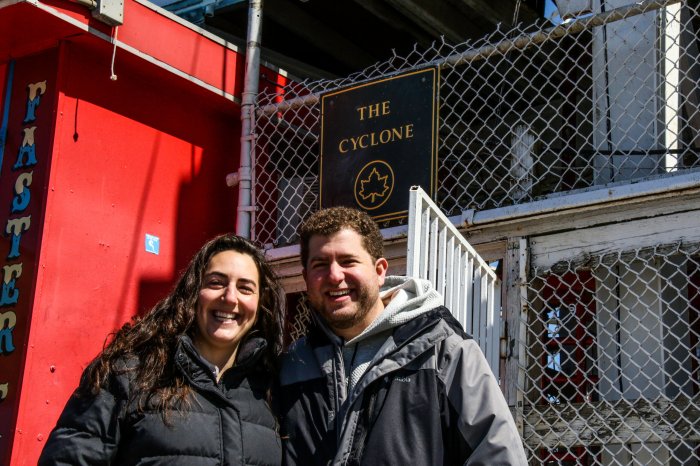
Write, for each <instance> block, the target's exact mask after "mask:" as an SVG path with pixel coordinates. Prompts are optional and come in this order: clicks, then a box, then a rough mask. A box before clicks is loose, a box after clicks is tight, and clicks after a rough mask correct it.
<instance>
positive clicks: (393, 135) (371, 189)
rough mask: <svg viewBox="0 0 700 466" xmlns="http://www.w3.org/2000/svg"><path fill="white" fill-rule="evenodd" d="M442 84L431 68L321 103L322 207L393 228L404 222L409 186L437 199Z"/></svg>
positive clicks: (370, 84) (346, 91)
mask: <svg viewBox="0 0 700 466" xmlns="http://www.w3.org/2000/svg"><path fill="white" fill-rule="evenodd" d="M437 80H438V71H437V69H436V68H429V69H425V70H420V71H413V72H410V73H405V74H401V75H397V76H392V77H390V78H383V79H380V80H377V81H373V82H368V83H364V84H361V85H358V86H354V87H351V88H346V89H342V90H340V91H335V92H331V93H328V94H325V95H323V96H322V97H321V175H320V184H321V186H320V187H321V200H320V203H321V208H324V207H332V206H347V207H356V208H359V209H362V210H365V211H366V212H367V213H369V214H370V215H371V216H372V218H374V219H375V220H377V221H388V220H395V219H400V218H405V217H406V215H407V212H408V190H409V188H410V187H411V186H414V185H420V186H421V187H422V188H423V189H424V190H425V191H426V192H428V193H429V194H430V195H431V196H432V195H433V194H434V191H435V187H436V181H437V180H436V177H437V123H438V121H437V120H438V117H437V115H438V113H437V101H438V99H437V89H438V86H437V84H438V83H437Z"/></svg>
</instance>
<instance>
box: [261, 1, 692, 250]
mask: <svg viewBox="0 0 700 466" xmlns="http://www.w3.org/2000/svg"><path fill="white" fill-rule="evenodd" d="M593 3H596V4H599V3H598V2H593ZM604 4H605V5H608V7H607V8H608V9H607V11H600V8H598V11H597V12H594V13H593V14H591V15H588V16H585V17H580V18H578V19H577V20H575V21H572V22H570V23H565V24H563V25H560V26H558V27H547V28H543V27H541V25H540V27H539V28H538V27H536V26H517V27H515V28H512V29H510V30H505V29H498V30H497V31H495V32H494V33H493V34H491V35H490V36H488V37H484V38H483V39H481V40H479V41H475V42H465V43H462V44H458V45H456V46H455V45H448V44H446V43H442V42H439V43H435V44H434V45H433V46H432V47H430V48H428V49H427V50H419V49H418V48H415V49H414V51H413V52H412V53H410V54H408V55H406V56H394V57H393V58H392V59H390V60H387V61H385V62H381V63H378V64H376V65H375V66H373V67H370V68H368V69H365V70H362V71H360V72H358V73H355V74H353V75H351V76H348V77H346V78H342V79H337V80H323V81H306V82H301V83H291V84H289V85H287V86H284V87H281V88H277V89H275V90H274V91H271V92H267V93H263V94H261V95H260V96H259V99H258V107H257V111H256V115H257V117H256V136H257V138H256V144H255V146H254V148H255V149H254V150H255V154H254V155H255V164H254V176H255V186H254V202H255V207H256V214H255V222H254V235H255V239H256V240H257V241H258V242H260V243H261V244H265V245H268V246H283V245H285V244H290V243H294V242H295V241H296V228H297V226H298V224H299V222H300V221H301V220H302V219H303V218H305V217H306V216H307V215H308V214H309V213H311V212H313V211H314V210H316V209H318V193H319V185H318V173H319V126H320V124H319V121H320V104H319V96H320V95H321V94H322V93H324V92H329V91H335V90H338V89H341V88H343V87H346V86H350V85H356V84H358V83H362V82H365V81H369V80H372V79H377V78H381V77H386V76H390V75H393V74H396V73H400V72H406V71H410V70H415V69H421V68H424V67H427V66H437V67H438V68H439V69H440V90H439V98H440V107H439V145H438V191H437V194H436V199H435V201H436V202H437V203H438V205H439V206H440V208H441V209H442V210H443V212H445V213H446V214H447V215H448V216H452V215H458V214H460V213H461V212H462V211H464V210H466V209H479V210H483V209H494V208H498V207H505V206H509V205H513V204H520V203H527V202H532V201H534V200H537V199H542V198H544V197H551V196H555V195H560V194H561V193H565V192H571V191H574V190H581V189H590V188H591V187H595V186H601V185H606V184H610V183H628V182H631V181H634V180H639V179H643V178H649V177H659V176H672V175H673V174H674V173H677V172H679V171H681V170H688V169H694V168H698V166H700V90H699V89H700V63H699V53H698V42H699V39H698V31H699V30H700V7H699V6H698V2H696V1H683V2H678V1H677V0H676V1H642V2H635V3H632V2H630V1H629V0H619V1H617V2H615V1H612V2H611V1H606V2H604ZM611 5H613V6H617V7H618V8H615V9H611V8H612V6H611ZM338 176H343V174H338Z"/></svg>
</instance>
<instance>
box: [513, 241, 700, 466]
mask: <svg viewBox="0 0 700 466" xmlns="http://www.w3.org/2000/svg"><path fill="white" fill-rule="evenodd" d="M584 262H585V263H583V264H582V263H580V261H562V262H560V263H557V264H555V265H554V266H552V267H551V268H547V269H546V270H538V269H534V270H532V271H531V276H530V277H529V281H528V283H527V288H528V293H527V301H528V302H527V308H528V309H529V313H528V316H527V318H528V324H527V344H526V348H527V359H528V367H527V375H526V381H525V386H524V387H520V389H522V390H523V392H524V398H525V400H526V402H525V413H524V420H525V422H524V424H525V425H524V435H523V437H524V442H525V444H526V445H527V447H528V448H529V450H530V453H531V458H537V459H539V460H540V461H541V462H542V464H600V465H628V464H639V465H645V466H646V465H697V464H699V463H700V422H698V419H700V370H699V367H700V366H699V364H698V363H699V362H700V346H699V345H698V341H699V339H700V244H683V243H677V244H670V245H658V246H654V247H643V248H639V249H632V250H628V251H624V250H621V251H614V252H609V253H606V254H604V255H600V256H589V257H587V258H586V260H585V261H584Z"/></svg>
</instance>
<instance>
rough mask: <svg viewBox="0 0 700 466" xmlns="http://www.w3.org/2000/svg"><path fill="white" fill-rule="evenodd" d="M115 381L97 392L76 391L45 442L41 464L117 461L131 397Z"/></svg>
mask: <svg viewBox="0 0 700 466" xmlns="http://www.w3.org/2000/svg"><path fill="white" fill-rule="evenodd" d="M114 382H115V383H112V384H110V389H109V390H101V391H100V392H99V393H98V394H97V395H96V396H85V395H79V394H78V391H77V390H76V391H75V392H74V393H73V395H72V396H71V397H70V399H69V400H68V403H66V406H65V408H64V409H63V412H62V413H61V416H60V417H59V418H58V422H57V423H56V427H54V429H53V431H51V434H50V435H49V438H48V439H47V441H46V445H44V449H43V450H42V452H41V456H40V458H39V462H38V465H39V466H54V465H55V466H59V465H72V466H75V465H86V466H87V465H90V466H98V465H111V464H114V461H115V457H116V454H117V446H118V445H119V433H120V424H121V421H122V417H123V411H124V406H125V405H126V399H127V398H126V395H125V392H124V391H123V390H120V389H118V386H120V385H121V384H119V383H117V381H114Z"/></svg>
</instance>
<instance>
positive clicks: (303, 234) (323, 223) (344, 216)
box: [299, 207, 384, 267]
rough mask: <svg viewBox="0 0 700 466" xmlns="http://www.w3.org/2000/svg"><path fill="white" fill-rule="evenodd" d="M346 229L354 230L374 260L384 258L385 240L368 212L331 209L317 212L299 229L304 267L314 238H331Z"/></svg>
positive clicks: (341, 208)
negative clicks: (317, 236)
mask: <svg viewBox="0 0 700 466" xmlns="http://www.w3.org/2000/svg"><path fill="white" fill-rule="evenodd" d="M344 229H349V230H354V231H355V232H357V233H358V234H359V235H360V236H361V237H362V246H363V247H364V248H365V250H366V251H367V252H368V253H369V255H370V256H372V259H373V260H375V261H376V260H377V259H379V258H380V257H384V239H383V238H382V234H381V232H380V231H379V226H377V224H376V223H375V221H374V220H372V218H371V217H370V216H369V215H367V213H366V212H363V211H361V210H358V209H351V208H349V207H331V208H328V209H322V210H319V211H318V212H315V213H314V214H313V215H311V216H310V217H309V218H307V219H306V220H305V221H304V223H303V224H302V225H301V226H300V227H299V240H300V243H301V264H302V266H303V267H306V263H307V261H308V260H309V241H310V240H311V237H312V236H314V235H320V236H331V235H334V234H335V233H338V232H339V231H340V230H344Z"/></svg>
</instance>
